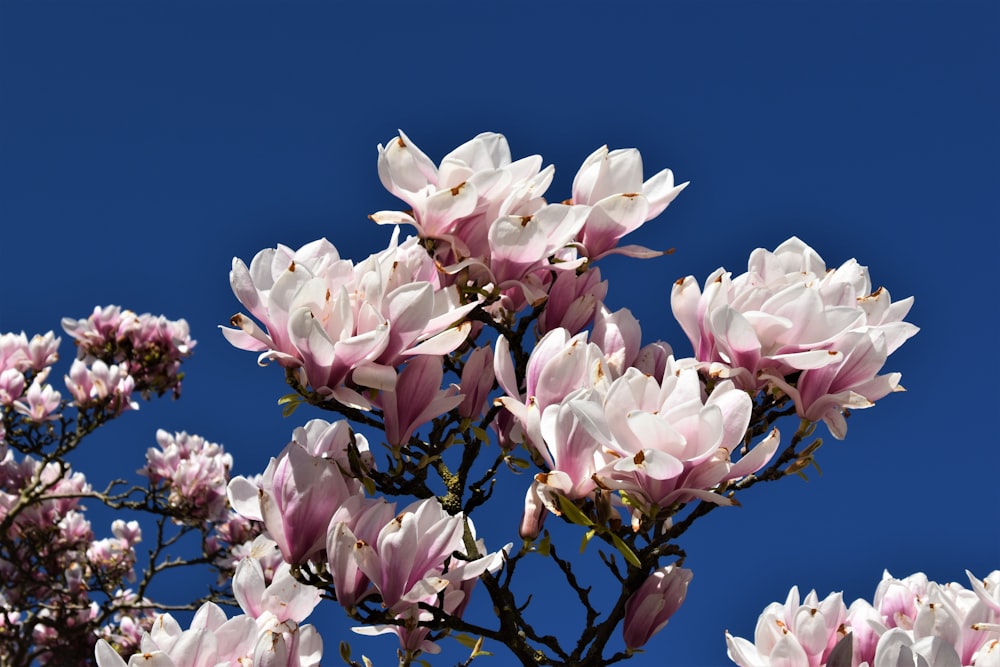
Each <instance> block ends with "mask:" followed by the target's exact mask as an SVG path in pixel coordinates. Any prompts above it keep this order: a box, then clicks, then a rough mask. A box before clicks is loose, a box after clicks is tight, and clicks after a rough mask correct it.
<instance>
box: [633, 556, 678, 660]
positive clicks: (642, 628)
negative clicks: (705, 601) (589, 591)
mask: <svg viewBox="0 0 1000 667" xmlns="http://www.w3.org/2000/svg"><path fill="white" fill-rule="evenodd" d="M692 576H694V573H693V572H691V570H687V569H685V568H683V567H677V566H675V565H667V566H666V567H661V568H660V569H658V570H656V571H655V572H653V573H652V574H651V575H649V577H648V578H647V579H646V580H645V581H644V582H642V585H641V586H639V589H638V590H636V592H635V593H633V594H632V596H631V597H630V598H629V599H628V602H626V603H625V621H624V622H623V624H622V635H623V636H624V638H625V646H626V647H628V648H629V649H637V648H639V647H641V646H643V645H645V643H646V642H648V641H649V639H650V637H652V636H653V635H655V634H656V633H657V632H659V631H660V630H662V629H663V627H664V626H665V625H666V624H667V621H669V620H670V617H671V616H673V615H674V613H675V612H676V611H677V610H678V609H680V606H681V604H682V603H683V602H684V598H685V597H686V596H687V587H688V584H690V583H691V577H692Z"/></svg>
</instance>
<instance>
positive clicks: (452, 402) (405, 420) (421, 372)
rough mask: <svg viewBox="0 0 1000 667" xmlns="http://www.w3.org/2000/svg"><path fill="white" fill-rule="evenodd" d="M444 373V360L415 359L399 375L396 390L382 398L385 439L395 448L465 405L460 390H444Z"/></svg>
mask: <svg viewBox="0 0 1000 667" xmlns="http://www.w3.org/2000/svg"><path fill="white" fill-rule="evenodd" d="M443 379H444V370H443V368H442V362H441V359H439V358H436V357H414V358H413V359H412V360H410V361H409V362H407V364H406V367H405V368H404V369H403V371H402V372H401V373H400V374H399V379H398V381H397V382H396V386H395V387H394V388H393V389H389V390H385V391H383V392H381V393H380V394H379V396H378V399H377V403H378V405H379V407H381V408H382V412H383V415H384V418H385V438H386V441H387V442H389V444H391V445H402V444H404V443H406V442H408V441H409V439H410V436H411V435H412V434H413V431H415V430H416V429H417V428H419V427H420V426H422V425H423V424H426V423H427V422H429V421H430V420H431V419H433V418H435V417H437V416H438V415H440V414H444V413H445V412H448V411H449V410H451V409H452V408H455V407H457V406H458V405H459V404H460V403H461V402H462V399H463V397H462V395H461V394H459V393H458V387H457V386H456V385H452V386H451V387H449V388H448V389H441V382H442V381H443Z"/></svg>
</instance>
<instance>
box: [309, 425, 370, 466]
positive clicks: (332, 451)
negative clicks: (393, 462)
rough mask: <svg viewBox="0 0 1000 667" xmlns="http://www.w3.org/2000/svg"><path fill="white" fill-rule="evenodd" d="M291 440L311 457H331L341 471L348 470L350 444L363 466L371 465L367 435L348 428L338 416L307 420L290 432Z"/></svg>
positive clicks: (349, 464)
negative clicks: (335, 418) (335, 419)
mask: <svg viewBox="0 0 1000 667" xmlns="http://www.w3.org/2000/svg"><path fill="white" fill-rule="evenodd" d="M292 441H293V442H295V443H297V444H299V445H301V446H302V447H303V448H304V449H305V450H306V451H307V452H309V454H310V455H311V456H318V457H320V458H326V459H332V460H334V461H336V462H337V465H339V466H340V470H341V471H342V472H343V473H344V474H348V473H350V471H351V463H350V459H349V457H348V449H349V447H350V445H351V443H353V444H354V446H356V447H357V449H358V456H359V459H360V463H361V465H362V467H363V468H365V469H368V470H371V469H374V468H375V458H374V457H373V456H372V453H371V451H370V450H369V447H368V438H366V437H365V436H364V435H362V434H361V433H356V432H355V431H354V430H353V429H351V425H350V422H348V421H347V420H346V419H341V420H338V421H335V422H332V423H331V422H328V421H326V420H324V419H310V420H309V421H308V422H306V423H305V425H303V426H299V427H297V428H296V429H295V430H294V431H292Z"/></svg>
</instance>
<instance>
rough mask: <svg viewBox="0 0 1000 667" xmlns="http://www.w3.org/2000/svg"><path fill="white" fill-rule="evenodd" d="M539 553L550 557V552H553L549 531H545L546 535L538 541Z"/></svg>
mask: <svg viewBox="0 0 1000 667" xmlns="http://www.w3.org/2000/svg"><path fill="white" fill-rule="evenodd" d="M538 553H540V554H541V555H543V556H545V557H546V558H548V556H549V554H550V553H552V537H551V536H550V535H549V531H547V530H546V531H545V535H543V536H542V539H541V540H539V542H538Z"/></svg>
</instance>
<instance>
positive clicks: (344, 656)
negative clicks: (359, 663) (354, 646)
mask: <svg viewBox="0 0 1000 667" xmlns="http://www.w3.org/2000/svg"><path fill="white" fill-rule="evenodd" d="M340 659H341V660H343V661H344V662H346V663H347V664H348V665H349V664H351V645H350V644H348V643H347V642H340Z"/></svg>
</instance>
